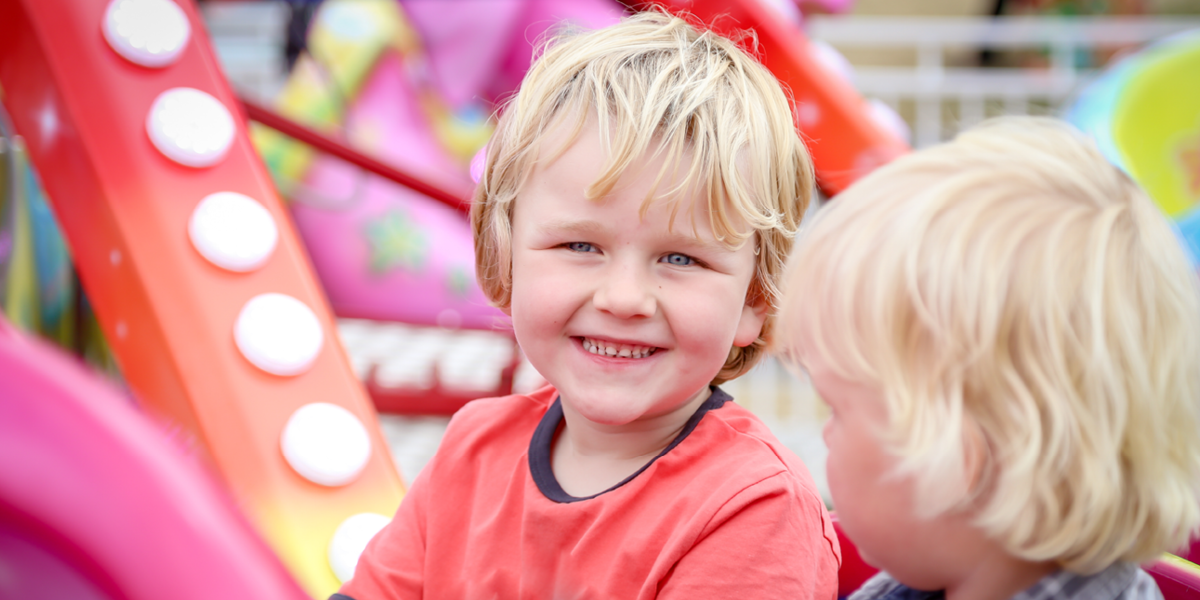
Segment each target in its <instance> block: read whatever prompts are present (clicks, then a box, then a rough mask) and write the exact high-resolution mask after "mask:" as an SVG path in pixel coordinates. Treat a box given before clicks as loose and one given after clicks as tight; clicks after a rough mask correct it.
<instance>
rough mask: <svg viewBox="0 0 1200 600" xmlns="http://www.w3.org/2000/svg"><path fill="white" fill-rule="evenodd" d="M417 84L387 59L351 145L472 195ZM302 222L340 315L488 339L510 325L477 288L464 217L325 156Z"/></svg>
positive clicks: (304, 193) (394, 59)
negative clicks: (481, 332)
mask: <svg viewBox="0 0 1200 600" xmlns="http://www.w3.org/2000/svg"><path fill="white" fill-rule="evenodd" d="M408 76H409V75H408V74H407V73H406V72H405V68H404V64H403V63H402V62H401V61H400V59H399V57H398V56H396V55H394V54H390V53H389V54H386V55H384V57H382V58H381V59H380V62H379V64H378V65H377V66H376V68H375V70H374V71H373V72H372V74H371V76H370V78H369V80H368V81H367V83H366V85H365V86H364V88H363V90H362V92H361V93H360V95H359V97H358V99H357V100H356V101H355V102H354V105H353V106H352V107H351V108H350V110H349V111H348V114H347V118H346V131H347V132H348V137H349V138H350V139H351V140H352V141H353V142H354V143H355V145H356V146H357V147H359V148H362V149H363V150H364V151H366V152H368V153H370V154H372V155H374V156H378V157H380V159H382V160H385V161H387V162H389V163H392V164H396V165H400V166H403V167H404V168H406V169H408V170H410V171H413V172H417V173H421V174H422V175H423V176H427V177H429V178H431V179H435V180H437V179H440V180H454V179H457V180H461V182H462V183H461V185H460V186H459V187H471V183H470V180H469V179H468V176H467V172H466V169H464V168H463V167H462V166H461V165H458V164H455V163H454V162H452V161H451V159H449V158H448V157H447V156H446V154H445V152H444V151H442V149H441V148H440V147H439V145H438V143H437V141H436V138H435V137H434V135H433V132H432V131H431V130H430V127H429V125H428V123H427V121H426V118H425V115H424V113H423V112H422V111H421V107H420V106H419V104H418V102H419V99H418V98H417V96H416V94H415V93H414V92H413V88H412V86H410V85H409V84H408ZM292 215H293V218H294V219H295V223H296V228H297V230H298V231H299V232H300V235H301V236H302V237H303V238H304V241H305V245H306V246H307V247H308V249H309V253H310V255H311V257H312V261H313V266H314V267H315V268H316V271H317V274H318V276H319V277H320V278H321V281H322V282H323V284H324V287H325V289H326V291H327V293H328V295H329V300H330V303H331V304H332V305H333V308H334V312H336V313H337V314H339V315H341V316H347V317H359V318H368V319H376V320H385V321H403V322H407V323H416V324H423V325H445V326H453V327H458V326H461V327H468V328H484V329H490V328H492V327H495V326H497V325H498V324H499V325H501V326H502V325H503V323H505V322H506V320H505V317H504V315H503V314H502V313H500V311H498V310H496V309H494V308H492V307H490V306H489V305H488V303H487V300H486V299H485V298H484V296H483V293H482V292H481V291H480V290H479V286H478V285H477V284H476V282H475V247H474V242H473V241H472V239H471V228H470V225H469V224H468V223H467V220H466V218H465V216H464V215H463V214H461V213H459V212H456V211H454V210H452V209H450V208H448V207H446V206H443V205H441V204H438V203H436V202H433V201H431V200H429V199H428V198H426V197H424V196H422V195H420V194H418V193H416V192H413V191H411V190H409V189H407V188H404V187H401V186H399V185H396V184H394V183H391V182H389V181H386V180H383V179H381V178H379V177H375V176H371V175H368V174H366V173H365V172H363V171H361V170H360V169H358V168H356V167H353V166H351V165H349V164H347V163H345V162H343V161H340V160H338V159H336V158H332V157H330V156H324V155H323V156H321V157H319V158H318V159H317V160H316V161H315V162H314V163H313V166H312V168H311V169H310V170H309V172H308V174H307V175H306V177H305V178H304V181H303V184H302V185H301V186H299V189H297V190H296V191H295V193H294V194H293V203H292Z"/></svg>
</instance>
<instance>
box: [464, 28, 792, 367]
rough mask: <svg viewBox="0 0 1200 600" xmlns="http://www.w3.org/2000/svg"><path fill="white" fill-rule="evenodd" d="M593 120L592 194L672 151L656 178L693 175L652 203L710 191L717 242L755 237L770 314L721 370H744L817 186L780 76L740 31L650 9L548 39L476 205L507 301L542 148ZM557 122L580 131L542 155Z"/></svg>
mask: <svg viewBox="0 0 1200 600" xmlns="http://www.w3.org/2000/svg"><path fill="white" fill-rule="evenodd" d="M589 118H590V119H594V120H595V122H596V124H597V125H598V127H599V131H600V136H601V140H602V143H603V144H604V145H605V147H606V148H607V149H608V150H609V157H608V161H607V163H606V164H605V165H604V167H603V168H602V172H601V175H600V178H599V179H598V180H597V181H596V182H594V183H593V184H592V185H591V187H590V188H588V189H587V190H586V194H587V197H589V198H593V199H596V200H602V199H603V198H604V197H605V195H606V194H608V193H609V192H610V191H611V190H612V188H613V186H614V185H615V184H616V183H617V181H618V180H619V179H620V177H621V175H622V174H623V173H624V172H625V171H626V169H628V168H630V166H631V165H632V166H633V167H635V168H637V167H639V166H640V165H633V164H632V163H633V161H635V160H638V159H639V157H641V156H642V155H643V154H644V153H646V152H647V151H648V150H649V149H651V148H655V149H656V150H655V151H656V152H659V153H663V154H665V157H666V161H665V166H664V168H663V170H662V172H660V173H659V174H658V182H659V183H661V182H662V181H664V180H671V179H670V178H671V177H672V176H676V175H682V176H681V177H679V181H681V183H680V184H679V185H677V186H674V187H673V188H672V189H667V190H661V191H660V190H657V189H655V190H654V191H652V192H651V195H650V197H647V198H646V202H645V204H644V205H643V207H642V211H643V214H644V213H645V211H646V210H647V209H648V208H649V205H650V203H651V202H653V201H655V200H656V199H659V198H663V197H666V198H670V199H673V200H674V201H675V202H678V201H679V199H680V198H682V197H685V196H688V195H694V194H697V193H699V194H700V195H702V196H703V197H707V200H708V208H709V209H710V211H709V212H710V214H711V226H712V230H713V232H714V235H716V237H717V239H718V240H720V241H722V242H723V243H725V244H726V245H727V246H729V247H730V248H737V247H740V246H741V245H742V244H744V243H746V242H747V241H748V240H749V241H752V242H753V243H754V244H755V245H756V246H755V250H756V254H757V265H756V269H755V275H754V278H753V280H752V282H751V284H750V290H749V295H748V300H750V301H752V302H754V301H762V302H763V303H764V304H765V305H766V306H767V307H768V317H767V320H766V322H765V323H764V325H763V329H762V333H761V334H760V335H759V338H758V339H757V340H756V341H755V342H754V343H753V344H752V345H750V346H747V347H746V348H737V347H734V348H732V349H731V351H730V354H729V358H728V360H726V362H725V365H724V366H723V367H722V369H721V371H720V372H719V373H718V374H717V377H716V379H715V380H714V381H715V382H716V383H720V382H722V381H726V380H729V379H733V378H734V377H737V376H739V375H741V374H742V373H745V372H746V371H747V370H749V369H750V367H752V366H753V365H754V364H755V362H757V360H758V359H759V358H760V355H761V354H762V352H763V348H764V346H765V344H766V341H767V339H768V338H769V336H770V332H771V330H772V327H773V324H774V312H775V306H776V304H777V302H778V297H779V289H778V279H779V277H780V276H781V274H782V272H783V265H784V262H785V260H786V259H787V254H788V252H789V250H790V249H791V241H792V237H793V236H794V234H795V232H796V229H797V227H798V226H799V223H800V219H801V217H802V216H803V215H804V211H805V209H806V208H807V207H808V203H809V200H810V197H811V194H812V189H813V172H812V165H811V162H810V159H809V156H808V153H807V151H806V150H805V148H804V145H803V143H801V141H800V139H799V137H798V135H797V134H796V130H795V125H794V122H793V119H792V113H791V110H790V104H789V102H788V100H787V98H786V97H785V95H784V93H783V90H782V89H781V88H780V86H779V83H778V81H777V80H776V79H775V78H774V77H773V76H772V75H771V73H770V72H769V71H767V70H766V68H764V67H763V66H762V65H761V64H759V63H758V62H757V61H755V60H754V59H753V58H752V57H750V56H748V55H747V54H746V53H745V52H743V51H742V50H740V49H739V48H738V47H737V46H736V45H735V44H734V43H733V42H731V41H729V40H727V39H724V38H722V37H720V36H718V35H716V34H714V33H711V32H707V31H706V32H699V31H697V30H696V29H694V28H693V27H691V26H690V25H688V24H687V23H686V22H684V21H683V20H681V19H678V18H675V17H670V16H668V15H664V14H660V13H655V12H649V13H642V14H638V15H634V16H632V17H628V18H626V19H624V20H623V21H622V22H621V23H620V24H618V25H614V26H612V27H608V28H605V29H601V30H597V31H592V32H588V33H581V34H573V35H561V36H559V37H557V38H555V39H552V40H550V41H549V42H548V43H547V44H546V47H545V50H544V52H543V54H542V56H541V58H540V59H538V60H537V61H536V62H535V63H534V65H533V67H532V68H531V69H530V71H529V73H528V74H527V75H526V76H525V80H524V82H522V84H521V89H520V91H519V92H518V93H517V95H516V96H515V97H514V98H513V99H512V100H511V101H510V102H509V103H508V104H507V106H506V107H505V109H504V111H503V114H502V116H501V117H500V121H499V123H498V125H497V128H496V133H495V135H494V136H493V137H492V140H491V142H489V145H488V151H487V161H486V163H485V167H484V171H483V176H482V179H481V180H480V182H479V187H478V188H477V189H476V192H475V202H474V205H473V206H472V208H471V224H472V228H473V230H474V234H475V256H476V259H475V260H476V273H477V275H478V278H479V283H480V285H481V286H482V288H483V291H484V293H485V294H486V295H487V296H488V298H489V299H490V300H491V302H492V303H493V304H495V305H496V306H499V307H502V308H503V307H507V306H508V304H509V302H510V294H511V290H512V258H511V257H512V252H511V250H512V248H511V244H512V214H513V206H514V202H515V201H517V198H518V197H519V195H520V193H521V187H522V185H523V184H524V182H525V180H526V178H527V177H528V176H529V174H530V172H532V171H533V169H534V168H535V167H536V164H537V161H538V160H539V156H541V159H542V160H543V161H550V160H553V159H554V158H556V157H557V156H558V155H559V154H561V153H562V152H563V151H565V150H566V146H568V145H569V144H570V142H573V141H574V139H575V138H576V137H577V136H578V134H579V131H580V130H581V129H582V128H583V126H584V124H585V123H586V122H587V121H588V119H589ZM559 124H566V125H567V126H573V128H574V129H573V133H572V135H571V136H570V140H569V141H568V143H567V144H564V147H562V148H548V149H547V153H546V154H545V155H542V154H539V152H541V151H542V148H541V146H542V143H543V141H544V139H545V138H546V136H547V134H548V133H549V132H550V131H551V130H552V129H553V128H554V127H556V126H557V125H559ZM656 188H657V186H656ZM659 192H661V193H659ZM678 209H679V206H678V204H677V205H676V206H675V207H674V209H673V210H675V211H678ZM693 217H694V214H693Z"/></svg>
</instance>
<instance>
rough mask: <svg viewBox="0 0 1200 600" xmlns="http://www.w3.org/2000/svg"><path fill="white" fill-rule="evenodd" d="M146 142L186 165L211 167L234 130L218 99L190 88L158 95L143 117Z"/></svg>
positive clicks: (222, 154)
mask: <svg viewBox="0 0 1200 600" xmlns="http://www.w3.org/2000/svg"><path fill="white" fill-rule="evenodd" d="M146 131H147V132H148V133H149V134H150V141H151V142H154V147H155V148H158V150H159V152H162V153H163V154H165V155H167V158H170V159H171V160H173V161H175V162H177V163H179V164H181V165H187V166H189V167H211V166H212V165H215V164H217V163H218V162H220V161H221V159H222V158H224V157H225V153H226V152H228V151H229V147H230V146H231V145H233V135H234V133H235V132H236V131H237V129H236V127H235V126H234V124H233V115H231V114H229V109H227V108H225V105H224V104H221V102H220V101H219V100H217V99H216V98H214V97H212V96H211V95H209V94H207V93H205V92H202V91H200V90H197V89H192V88H173V89H169V90H167V91H165V92H163V93H161V94H159V96H158V98H157V99H155V100H154V105H153V106H151V107H150V115H149V116H147V117H146Z"/></svg>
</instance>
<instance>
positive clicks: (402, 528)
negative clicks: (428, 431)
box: [330, 464, 433, 600]
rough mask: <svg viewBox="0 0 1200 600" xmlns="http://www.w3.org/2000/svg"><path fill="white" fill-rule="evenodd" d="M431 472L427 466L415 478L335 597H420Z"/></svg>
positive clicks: (382, 599) (405, 599) (398, 599)
mask: <svg viewBox="0 0 1200 600" xmlns="http://www.w3.org/2000/svg"><path fill="white" fill-rule="evenodd" d="M432 470H433V465H432V464H430V465H428V466H426V468H425V469H423V470H422V471H421V473H420V474H419V475H417V478H416V480H415V481H413V484H412V486H411V487H410V488H409V490H408V493H407V494H405V496H404V499H403V500H402V501H401V502H400V508H399V509H398V510H397V511H396V516H395V517H393V518H392V521H391V523H388V525H387V526H386V527H384V528H383V529H382V530H380V532H379V533H378V534H376V535H375V537H374V538H372V539H371V542H370V543H368V544H367V547H366V549H365V550H363V553H362V555H361V556H359V558H358V565H357V566H356V567H355V569H354V577H353V578H351V579H350V581H347V582H345V583H344V584H343V585H342V588H341V589H340V590H338V594H335V597H336V596H337V595H341V596H344V597H346V598H348V599H351V600H408V599H410V598H412V599H419V598H421V595H422V587H423V584H424V563H425V515H426V508H427V506H428V498H429V491H428V490H429V487H430V484H429V481H428V477H429V473H430V472H431V471H432ZM330 600H334V599H333V598H331V599H330ZM337 600H342V599H340V598H339V599H337Z"/></svg>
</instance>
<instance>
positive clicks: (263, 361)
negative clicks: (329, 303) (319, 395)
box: [233, 294, 325, 375]
mask: <svg viewBox="0 0 1200 600" xmlns="http://www.w3.org/2000/svg"><path fill="white" fill-rule="evenodd" d="M233 338H234V341H235V342H237V347H238V350H241V352H242V355H243V356H245V357H246V359H247V360H249V361H250V362H251V363H253V364H254V366H256V367H258V368H260V369H262V370H264V371H266V372H268V373H274V374H275V375H299V374H300V373H303V372H304V371H306V370H308V368H309V367H310V366H311V365H312V362H313V360H315V359H316V358H317V353H318V352H320V351H321V346H322V344H323V343H324V341H325V336H324V334H323V333H322V332H321V323H320V321H318V320H317V315H315V314H314V313H313V311H312V309H310V308H309V307H308V306H306V305H305V304H304V303H303V302H301V301H299V300H297V299H295V298H293V297H291V296H287V295H284V294H261V295H258V296H255V297H254V298H251V299H250V301H249V302H247V303H246V305H245V306H243V307H242V312H241V313H240V314H239V315H238V318H237V324H236V325H234V328H233Z"/></svg>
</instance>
